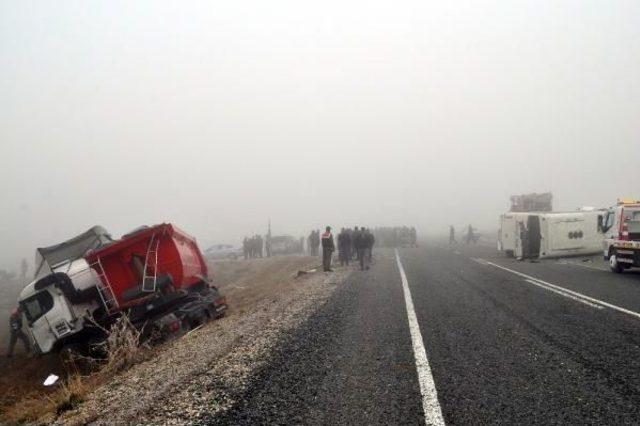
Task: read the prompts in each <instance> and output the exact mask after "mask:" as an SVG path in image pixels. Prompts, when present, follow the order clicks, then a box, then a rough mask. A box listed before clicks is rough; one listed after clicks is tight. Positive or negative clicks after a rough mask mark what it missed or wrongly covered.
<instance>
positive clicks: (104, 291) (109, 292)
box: [89, 257, 120, 314]
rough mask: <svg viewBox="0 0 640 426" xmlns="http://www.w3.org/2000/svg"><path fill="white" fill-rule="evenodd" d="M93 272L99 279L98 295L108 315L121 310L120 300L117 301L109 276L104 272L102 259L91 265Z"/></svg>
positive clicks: (97, 285)
mask: <svg viewBox="0 0 640 426" xmlns="http://www.w3.org/2000/svg"><path fill="white" fill-rule="evenodd" d="M89 266H90V267H91V270H93V271H95V274H96V275H97V277H98V282H97V284H96V287H97V288H98V294H99V295H100V299H101V300H102V303H103V304H104V307H105V309H106V310H107V314H112V313H113V312H115V311H117V310H118V309H120V305H119V304H118V299H116V296H115V294H114V293H113V289H112V288H111V283H110V282H109V278H108V277H107V274H106V273H105V272H104V268H103V267H102V262H101V261H100V257H98V258H97V259H96V261H95V262H93V263H92V264H90V265H89Z"/></svg>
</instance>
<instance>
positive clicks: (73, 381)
mask: <svg viewBox="0 0 640 426" xmlns="http://www.w3.org/2000/svg"><path fill="white" fill-rule="evenodd" d="M105 332H106V333H107V336H108V337H107V339H106V340H105V342H104V343H102V346H103V347H102V349H103V352H104V353H105V355H106V356H105V359H101V360H96V359H87V358H86V357H82V356H80V355H76V361H77V360H81V361H83V362H85V363H86V362H87V361H88V362H89V363H90V364H92V365H93V366H94V368H95V367H97V368H95V370H96V371H95V372H94V373H92V374H88V375H82V374H81V373H80V370H79V369H78V368H77V367H76V364H75V362H74V360H73V359H71V360H70V361H68V362H67V367H68V371H70V373H69V376H68V377H67V379H65V380H63V381H61V382H60V384H59V385H58V386H57V388H56V389H55V390H54V391H52V392H49V393H42V392H35V393H32V394H29V395H24V396H23V397H22V398H21V399H19V400H18V401H17V402H16V403H15V404H13V405H12V406H10V407H9V408H8V409H7V410H6V411H5V413H4V417H5V419H4V420H5V421H7V422H10V423H24V422H37V423H48V422H51V421H52V420H54V419H55V417H56V416H59V415H60V414H62V413H64V412H65V411H68V410H73V409H75V408H76V407H77V406H78V405H79V404H81V403H82V402H83V401H84V400H85V398H86V396H87V395H88V394H89V393H90V392H91V391H93V390H94V389H95V388H96V387H98V386H100V385H102V384H104V383H106V382H107V381H108V380H109V379H111V378H113V376H114V375H115V374H117V373H118V372H120V371H123V370H126V369H128V368H129V367H131V366H132V365H135V364H137V363H139V362H142V361H144V360H145V359H147V358H148V357H149V356H150V353H151V351H150V348H149V347H148V346H147V345H146V344H141V341H140V332H139V331H138V330H136V328H135V327H134V326H133V324H131V321H130V320H129V318H128V317H127V316H122V317H120V318H119V319H118V320H117V321H116V322H115V323H114V324H113V325H112V326H111V328H110V329H108V330H105Z"/></svg>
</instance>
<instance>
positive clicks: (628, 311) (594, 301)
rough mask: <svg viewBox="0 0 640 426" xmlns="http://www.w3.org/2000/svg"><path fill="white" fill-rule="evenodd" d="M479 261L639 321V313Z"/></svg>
mask: <svg viewBox="0 0 640 426" xmlns="http://www.w3.org/2000/svg"><path fill="white" fill-rule="evenodd" d="M474 260H476V261H478V260H477V259H474ZM480 260H482V262H478V263H482V264H484V265H491V266H494V267H496V268H499V269H502V270H505V271H507V272H511V273H512V274H515V275H518V276H520V277H523V278H525V279H526V280H527V281H528V280H532V281H535V282H536V283H538V284H542V285H546V286H548V287H551V288H554V289H556V290H558V291H560V292H562V293H567V294H569V295H572V296H575V297H577V298H580V299H583V300H586V301H588V302H591V303H593V304H595V305H599V306H603V307H605V308H609V309H613V310H614V311H618V312H621V313H623V314H627V315H630V316H632V317H635V318H638V319H640V313H638V312H634V311H631V310H629V309H625V308H622V307H620V306H617V305H613V304H611V303H608V302H605V301H603V300H599V299H596V298H594V297H590V296H587V295H586V294H582V293H578V292H577V291H573V290H569V289H568V288H564V287H560V286H559V285H555V284H551V283H549V282H547V281H543V280H541V279H539V278H536V277H532V276H531V275H527V274H523V273H522V272H518V271H514V270H513V269H509V268H505V267H504V266H501V265H498V264H496V263H493V262H489V261H488V260H484V259H480Z"/></svg>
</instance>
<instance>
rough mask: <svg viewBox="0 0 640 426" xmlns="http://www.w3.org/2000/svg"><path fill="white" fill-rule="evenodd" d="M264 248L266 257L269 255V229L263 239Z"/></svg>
mask: <svg viewBox="0 0 640 426" xmlns="http://www.w3.org/2000/svg"><path fill="white" fill-rule="evenodd" d="M264 250H265V251H266V252H267V257H271V230H269V233H268V234H267V235H266V237H265V239H264Z"/></svg>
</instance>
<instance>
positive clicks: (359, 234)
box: [353, 226, 368, 271]
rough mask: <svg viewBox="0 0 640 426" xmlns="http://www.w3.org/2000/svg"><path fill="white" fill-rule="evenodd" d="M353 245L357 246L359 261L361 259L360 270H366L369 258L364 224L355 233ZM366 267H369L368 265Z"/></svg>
mask: <svg viewBox="0 0 640 426" xmlns="http://www.w3.org/2000/svg"><path fill="white" fill-rule="evenodd" d="M353 245H354V246H355V248H356V254H357V257H358V261H360V270H361V271H364V270H365V263H366V260H367V234H366V232H365V227H364V226H363V227H361V228H360V230H357V231H356V232H355V233H354V236H353ZM366 268H368V266H367V267H366Z"/></svg>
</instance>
